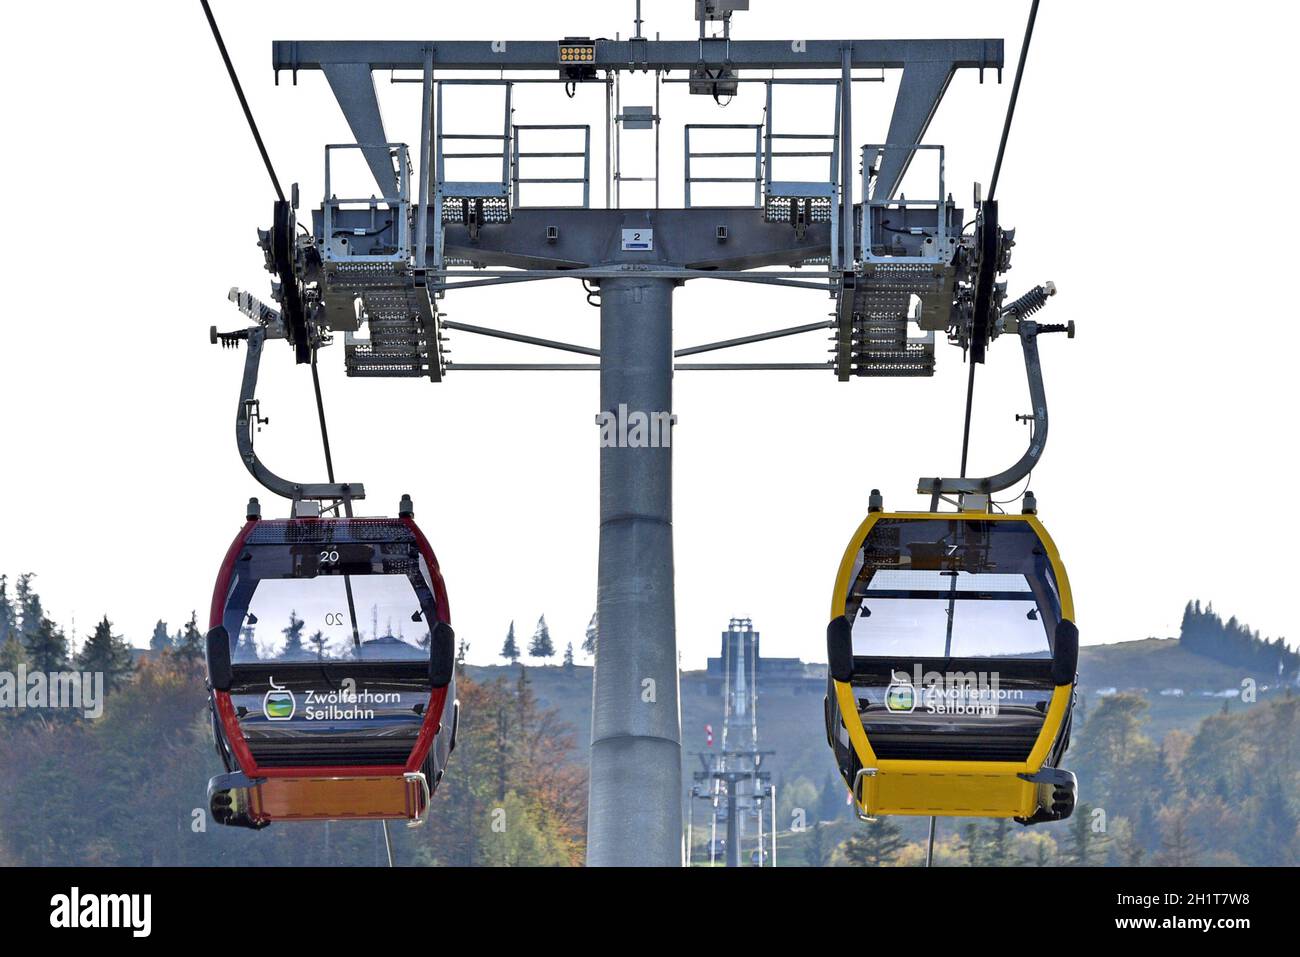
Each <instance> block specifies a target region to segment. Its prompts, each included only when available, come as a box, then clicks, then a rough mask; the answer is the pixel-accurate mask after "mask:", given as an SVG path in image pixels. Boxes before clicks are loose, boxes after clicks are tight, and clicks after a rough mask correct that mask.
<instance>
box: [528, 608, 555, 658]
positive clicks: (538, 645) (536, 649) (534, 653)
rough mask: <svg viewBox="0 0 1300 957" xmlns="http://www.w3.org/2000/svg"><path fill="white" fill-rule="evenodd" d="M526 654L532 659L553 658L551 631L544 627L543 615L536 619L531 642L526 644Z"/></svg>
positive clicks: (544, 618)
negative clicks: (535, 627)
mask: <svg viewBox="0 0 1300 957" xmlns="http://www.w3.org/2000/svg"><path fill="white" fill-rule="evenodd" d="M528 654H529V656H530V657H533V658H553V657H555V645H554V644H553V643H552V642H551V629H550V628H549V627H547V625H546V616H545V615H542V617H541V618H538V619H537V629H536V630H535V631H534V632H533V640H532V641H530V642H529V643H528Z"/></svg>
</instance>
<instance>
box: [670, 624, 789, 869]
mask: <svg viewBox="0 0 1300 957" xmlns="http://www.w3.org/2000/svg"><path fill="white" fill-rule="evenodd" d="M758 637H759V636H758V632H756V631H755V630H754V624H753V622H752V621H750V620H749V619H748V618H733V619H731V623H730V624H729V625H728V626H727V630H726V631H724V632H723V633H722V669H723V672H722V673H723V679H722V707H723V712H722V715H723V716H722V747H721V748H720V749H719V750H717V751H706V752H701V753H700V754H699V758H700V765H701V768H702V770H700V771H696V772H695V785H694V787H692V788H691V803H690V809H691V811H690V823H689V825H688V827H687V832H686V833H687V863H688V864H689V863H693V861H692V860H691V857H692V856H693V853H692V845H693V843H694V841H693V838H694V832H695V806H696V804H697V802H699V801H701V800H703V801H707V802H708V803H709V806H710V812H709V863H710V864H714V863H716V857H717V848H718V824H719V823H722V824H723V826H724V828H725V833H726V838H725V842H724V844H723V847H724V849H725V854H726V863H727V867H740V866H742V865H743V864H744V863H746V862H745V860H744V857H743V853H742V852H743V849H744V847H745V846H746V839H747V838H748V837H749V834H750V833H752V835H753V843H752V845H751V847H752V850H751V853H750V858H749V862H748V863H750V864H755V865H758V866H760V867H761V866H764V865H768V866H772V867H775V866H776V785H775V784H773V783H772V775H771V774H770V773H768V772H767V771H763V770H761V766H762V763H763V758H764V757H766V756H768V755H771V754H773V753H774V752H772V751H760V750H759V749H758ZM765 820H766V825H765V823H764V821H765ZM746 822H752V824H753V828H752V830H751V829H748V828H746V826H745V825H746ZM769 841H770V847H769V844H768V842H769Z"/></svg>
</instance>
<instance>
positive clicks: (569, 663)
mask: <svg viewBox="0 0 1300 957" xmlns="http://www.w3.org/2000/svg"><path fill="white" fill-rule="evenodd" d="M564 673H565V674H568V675H571V674H573V642H569V643H568V644H567V645H565V646H564Z"/></svg>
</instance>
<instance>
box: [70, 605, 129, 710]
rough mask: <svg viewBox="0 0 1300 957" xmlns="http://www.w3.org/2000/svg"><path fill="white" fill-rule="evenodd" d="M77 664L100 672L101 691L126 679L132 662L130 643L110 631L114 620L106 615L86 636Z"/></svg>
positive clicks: (107, 689) (83, 669) (113, 688)
mask: <svg viewBox="0 0 1300 957" xmlns="http://www.w3.org/2000/svg"><path fill="white" fill-rule="evenodd" d="M77 666H78V667H79V668H80V669H81V670H82V671H89V672H92V673H93V672H102V673H103V675H104V691H105V693H106V694H112V693H113V692H114V691H116V690H117V689H118V688H119V687H121V686H122V685H123V684H125V683H126V680H127V678H128V677H129V676H130V675H131V672H133V671H134V670H135V664H134V663H133V661H132V660H131V646H130V645H129V644H128V643H127V641H126V639H125V638H123V637H122V636H121V635H115V634H113V623H112V622H111V621H109V620H108V615H105V616H104V617H103V619H102V620H101V621H100V623H99V624H98V625H96V626H95V630H94V632H93V633H92V634H91V635H90V637H89V638H87V639H86V643H85V644H84V645H83V646H82V648H81V652H80V653H79V654H78V655H77Z"/></svg>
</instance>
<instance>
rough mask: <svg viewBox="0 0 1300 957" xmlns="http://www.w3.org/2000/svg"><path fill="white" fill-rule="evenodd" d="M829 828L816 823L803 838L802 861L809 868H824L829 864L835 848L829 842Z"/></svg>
mask: <svg viewBox="0 0 1300 957" xmlns="http://www.w3.org/2000/svg"><path fill="white" fill-rule="evenodd" d="M829 832H830V828H829V827H827V826H826V825H824V824H821V823H817V824H814V825H813V826H812V827H810V828H809V829H808V832H807V836H806V837H805V838H804V845H803V859H804V863H806V864H807V865H808V866H809V867H825V866H826V865H827V864H829V863H830V860H831V855H832V854H833V853H834V852H835V848H834V847H833V846H832V845H831V842H830V840H829Z"/></svg>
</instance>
